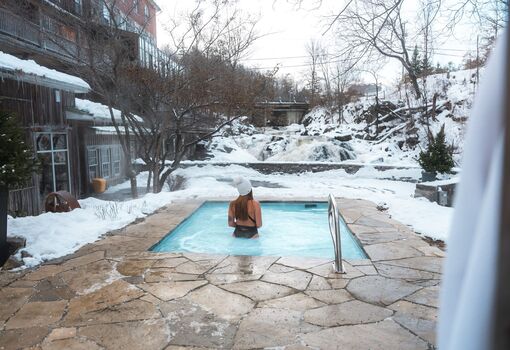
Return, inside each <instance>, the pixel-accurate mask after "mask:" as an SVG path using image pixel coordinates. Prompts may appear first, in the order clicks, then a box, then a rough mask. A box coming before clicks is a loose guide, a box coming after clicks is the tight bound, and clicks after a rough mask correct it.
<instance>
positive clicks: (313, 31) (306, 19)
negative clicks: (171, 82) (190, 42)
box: [157, 0, 475, 84]
mask: <svg viewBox="0 0 510 350" xmlns="http://www.w3.org/2000/svg"><path fill="white" fill-rule="evenodd" d="M416 2H417V1H412V2H409V1H408V2H407V3H409V4H411V8H409V9H408V11H409V14H408V16H409V17H410V19H411V20H413V19H416V16H417V15H416V13H415V12H416V10H415V9H413V8H412V6H413V4H414V3H416ZM157 3H158V5H160V7H161V9H162V11H161V12H160V13H159V14H158V41H159V42H158V44H159V45H160V46H162V45H164V44H165V43H167V42H168V40H169V39H168V35H167V34H166V32H165V29H164V25H165V23H166V22H168V18H169V16H172V17H175V16H179V14H180V13H182V12H183V11H186V9H189V8H190V7H191V6H193V4H194V1H192V0H186V1H183V0H157ZM238 4H239V7H240V8H242V10H243V11H245V12H247V13H250V14H252V16H254V17H257V16H259V17H260V21H259V23H258V25H257V32H258V33H259V34H262V35H264V36H263V37H262V38H260V39H258V40H257V41H256V42H255V44H254V45H253V47H252V49H251V50H250V54H249V55H248V56H247V57H246V59H245V60H244V62H243V64H244V65H246V66H251V67H258V68H259V69H265V68H267V70H270V69H271V68H272V67H275V66H276V65H278V66H279V67H280V68H279V73H280V74H287V73H289V74H291V75H292V76H293V77H294V78H295V79H296V80H300V79H302V77H303V74H304V72H305V71H306V69H307V67H306V65H307V64H308V60H307V57H306V49H305V46H306V44H307V43H308V42H310V40H311V39H312V38H315V39H321V40H322V42H323V43H324V44H325V45H332V46H334V37H333V33H332V31H329V32H328V33H326V35H323V33H324V32H325V30H326V29H327V27H328V25H329V23H330V22H331V19H332V17H331V16H332V15H333V14H336V13H338V11H339V10H340V9H341V8H342V7H343V4H344V1H343V0H322V1H321V4H320V6H317V4H318V1H314V0H305V1H303V5H302V6H301V7H297V6H295V5H293V4H292V1H287V0H238ZM412 17H414V18H412ZM471 29H473V28H471ZM471 29H470V28H469V26H464V27H463V28H462V30H461V31H458V32H457V34H456V37H442V38H441V39H440V41H439V42H438V43H437V44H436V45H437V49H436V52H435V55H434V57H433V60H434V63H435V62H440V63H441V64H446V63H447V62H449V61H453V62H455V63H459V62H460V61H461V60H462V56H463V54H464V52H465V51H466V50H475V42H474V41H473V40H472V38H473V37H472V30H471ZM400 72H401V68H400V66H399V65H398V64H397V63H391V61H390V63H389V64H387V65H386V66H385V67H384V69H383V70H382V72H381V76H382V77H383V81H384V82H385V84H391V83H394V82H395V80H396V79H397V78H398V76H399V74H400Z"/></svg>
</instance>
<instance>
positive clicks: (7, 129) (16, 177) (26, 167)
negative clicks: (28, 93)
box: [0, 111, 37, 266]
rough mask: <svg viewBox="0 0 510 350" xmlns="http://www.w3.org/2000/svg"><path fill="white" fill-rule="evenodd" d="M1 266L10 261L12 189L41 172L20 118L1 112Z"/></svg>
mask: <svg viewBox="0 0 510 350" xmlns="http://www.w3.org/2000/svg"><path fill="white" fill-rule="evenodd" d="M0 145H2V146H1V147H0V266H1V265H2V264H3V262H4V261H5V259H7V254H8V247H7V206H8V199H9V189H14V188H17V187H20V186H23V185H25V184H26V182H27V181H28V180H29V179H30V178H31V176H32V174H33V172H34V171H36V169H37V161H36V159H35V157H34V153H33V151H32V150H31V149H30V147H29V146H28V145H27V144H26V143H25V135H24V131H23V129H22V128H21V127H20V125H19V124H18V121H17V120H16V118H15V117H14V116H13V115H11V114H8V113H6V112H2V111H0Z"/></svg>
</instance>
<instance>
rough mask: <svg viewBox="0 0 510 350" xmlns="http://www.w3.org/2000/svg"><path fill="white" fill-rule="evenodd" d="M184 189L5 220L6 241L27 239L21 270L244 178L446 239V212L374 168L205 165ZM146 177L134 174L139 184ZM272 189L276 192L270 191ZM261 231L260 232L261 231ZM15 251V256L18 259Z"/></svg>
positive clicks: (228, 192) (192, 172)
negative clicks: (377, 210) (350, 205)
mask: <svg viewBox="0 0 510 350" xmlns="http://www.w3.org/2000/svg"><path fill="white" fill-rule="evenodd" d="M392 171H393V172H395V173H394V174H393V175H396V176H403V175H406V176H408V177H416V176H419V173H418V172H417V171H416V170H415V169H407V170H392ZM176 175H180V176H183V177H184V178H185V179H186V181H185V188H184V189H183V190H180V191H175V192H162V193H159V194H147V195H145V196H144V197H142V198H139V199H136V200H129V201H125V202H108V201H101V200H98V199H95V198H88V199H84V200H81V201H80V204H81V206H82V209H76V210H74V211H72V212H70V213H45V214H42V215H39V216H36V217H25V218H16V219H13V218H9V220H8V228H9V230H8V231H9V235H10V236H22V237H25V238H26V240H27V247H26V248H25V249H23V250H24V251H26V252H27V253H29V254H31V255H32V257H28V258H24V259H23V260H24V262H25V264H26V265H27V266H34V265H37V264H39V263H41V262H42V261H45V260H48V259H53V258H58V257H60V256H64V255H66V254H70V253H72V252H74V251H76V250H77V249H79V248H80V247H81V246H83V245H85V244H87V243H91V242H94V241H96V240H97V239H99V238H100V236H101V235H103V234H105V233H107V232H108V231H111V230H115V229H119V228H122V227H124V226H126V225H128V224H129V223H131V222H133V221H134V220H135V219H137V218H141V217H144V216H146V215H148V214H150V213H152V212H154V211H155V210H156V209H158V208H160V207H162V206H164V205H165V204H168V203H170V202H172V201H174V200H178V199H181V200H182V199H208V198H219V197H221V198H226V199H234V198H236V197H237V191H236V189H235V188H234V187H232V186H231V185H230V182H231V180H232V178H233V177H235V176H244V177H246V178H248V179H250V180H251V181H252V182H254V184H255V185H257V184H262V185H264V184H265V183H271V188H269V187H262V186H260V185H259V186H254V195H255V197H272V198H278V199H280V200H285V199H292V198H297V197H313V198H323V199H324V200H326V198H327V196H328V195H329V194H330V193H332V194H333V195H335V196H336V197H337V198H340V197H344V198H359V199H366V200H370V201H372V202H375V203H383V202H384V203H386V204H387V205H388V207H389V209H388V211H389V214H390V215H391V216H392V217H393V218H394V219H396V220H398V221H400V222H402V223H404V224H407V225H409V226H410V227H412V228H413V229H414V230H415V231H416V232H418V233H421V234H423V235H425V236H429V237H432V238H435V239H441V240H446V239H447V232H448V226H449V223H450V220H451V215H452V212H453V209H452V208H446V207H441V206H439V205H437V204H436V203H431V202H429V201H427V200H426V199H415V198H413V194H414V188H415V186H414V184H412V183H408V182H401V181H391V180H382V179H381V178H382V177H388V176H391V174H390V173H388V172H379V171H377V170H375V169H374V168H370V167H367V168H364V169H362V170H360V171H359V172H358V173H357V174H354V175H349V174H347V173H346V172H345V171H343V170H334V171H326V172H321V173H303V174H271V175H264V174H261V173H259V172H257V171H255V170H253V169H249V168H246V167H242V166H240V165H229V166H226V167H221V166H215V165H212V164H206V165H203V166H200V167H199V166H192V167H189V168H185V169H179V170H177V172H176ZM146 178H147V173H142V174H140V175H139V178H138V181H139V182H140V183H143V181H144V179H145V180H146ZM275 186H276V188H275ZM125 188H129V183H128V182H126V183H124V184H121V185H118V186H116V187H115V188H110V190H109V191H116V190H121V189H125ZM262 232H263V231H262ZM20 257H21V252H20V253H18V258H20Z"/></svg>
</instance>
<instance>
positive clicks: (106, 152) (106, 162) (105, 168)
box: [101, 148, 111, 179]
mask: <svg viewBox="0 0 510 350" xmlns="http://www.w3.org/2000/svg"><path fill="white" fill-rule="evenodd" d="M110 159H111V158H110V149H109V148H103V149H101V175H102V177H103V178H105V179H108V178H109V177H110V176H111V172H110Z"/></svg>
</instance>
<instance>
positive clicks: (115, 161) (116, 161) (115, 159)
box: [111, 146, 122, 177]
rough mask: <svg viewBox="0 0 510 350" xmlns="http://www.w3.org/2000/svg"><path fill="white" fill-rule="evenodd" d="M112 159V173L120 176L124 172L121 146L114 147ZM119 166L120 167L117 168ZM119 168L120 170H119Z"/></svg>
mask: <svg viewBox="0 0 510 350" xmlns="http://www.w3.org/2000/svg"><path fill="white" fill-rule="evenodd" d="M111 156H112V158H111V160H112V174H113V176H114V177H116V176H119V175H120V174H121V172H122V170H121V169H122V167H121V166H122V164H121V163H122V156H121V153H120V147H118V146H117V147H113V148H112V151H111ZM117 167H118V169H117ZM117 170H118V171H117Z"/></svg>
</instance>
